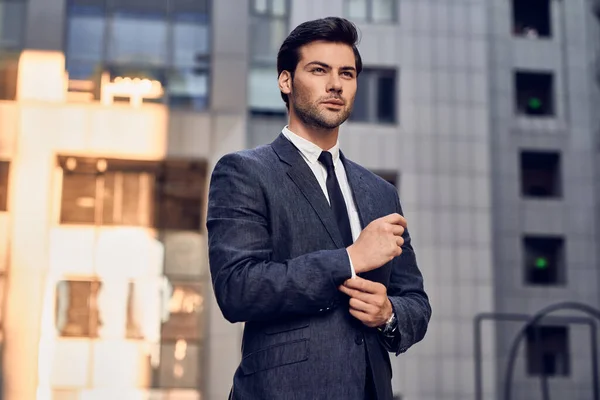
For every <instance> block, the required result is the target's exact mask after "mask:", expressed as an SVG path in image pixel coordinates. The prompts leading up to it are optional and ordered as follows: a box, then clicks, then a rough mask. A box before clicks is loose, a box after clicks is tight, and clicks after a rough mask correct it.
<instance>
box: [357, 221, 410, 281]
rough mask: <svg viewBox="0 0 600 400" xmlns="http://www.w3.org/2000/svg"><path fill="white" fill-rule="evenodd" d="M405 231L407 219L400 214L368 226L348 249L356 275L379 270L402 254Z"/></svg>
mask: <svg viewBox="0 0 600 400" xmlns="http://www.w3.org/2000/svg"><path fill="white" fill-rule="evenodd" d="M405 229H406V219H405V218H404V217H403V216H402V215H400V214H390V215H386V216H385V217H381V218H379V219H376V220H374V221H373V222H371V223H370V224H369V225H367V227H366V228H365V229H363V230H362V232H361V233H360V236H359V237H358V239H356V242H354V243H353V244H352V245H350V246H349V247H348V254H349V255H350V259H351V260H352V265H353V266H354V270H355V271H356V273H357V274H358V273H361V272H367V271H371V270H373V269H376V268H379V267H381V266H382V265H384V264H386V263H388V262H390V261H391V260H392V259H393V258H394V257H397V256H399V255H400V254H402V248H401V247H402V245H403V244H404V239H403V238H402V235H403V234H404V230H405Z"/></svg>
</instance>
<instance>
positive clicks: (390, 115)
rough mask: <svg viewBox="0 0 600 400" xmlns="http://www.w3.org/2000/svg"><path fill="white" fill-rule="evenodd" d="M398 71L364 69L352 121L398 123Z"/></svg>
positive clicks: (351, 117) (359, 80) (360, 77)
mask: <svg viewBox="0 0 600 400" xmlns="http://www.w3.org/2000/svg"><path fill="white" fill-rule="evenodd" d="M396 82H397V80H396V71H395V70H387V69H371V68H366V69H364V70H363V71H362V72H361V74H360V75H359V77H358V82H357V85H358V86H357V91H356V98H355V101H354V108H353V110H352V114H351V116H350V121H357V122H371V123H383V124H394V123H396V120H397V118H396V114H397V112H396V104H397V101H396Z"/></svg>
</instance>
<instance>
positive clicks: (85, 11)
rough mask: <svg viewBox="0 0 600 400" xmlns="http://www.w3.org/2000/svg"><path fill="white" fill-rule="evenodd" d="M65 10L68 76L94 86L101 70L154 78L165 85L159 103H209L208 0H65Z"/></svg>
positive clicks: (196, 106) (197, 105) (190, 105)
mask: <svg viewBox="0 0 600 400" xmlns="http://www.w3.org/2000/svg"><path fill="white" fill-rule="evenodd" d="M117 4H118V5H117ZM67 9H68V24H67V35H66V36H67V51H66V56H67V70H68V71H69V77H70V79H71V80H83V81H92V82H95V83H96V85H98V84H99V82H100V75H101V73H102V72H104V71H107V72H109V73H110V76H111V78H115V77H117V76H125V77H131V78H142V79H144V78H145V79H151V80H157V81H159V82H161V84H162V85H163V87H164V88H165V95H164V98H162V99H160V101H161V102H166V103H168V104H169V105H170V106H172V107H185V108H190V109H194V110H203V109H205V108H207V107H208V87H209V85H208V75H209V54H210V45H209V44H210V23H209V20H210V18H209V11H210V10H209V0H199V1H190V0H175V1H169V2H166V1H163V0H153V1H146V2H140V1H134V0H128V1H120V2H110V1H107V0H69V2H68V6H67ZM94 95H95V97H96V98H98V96H99V91H96V93H94Z"/></svg>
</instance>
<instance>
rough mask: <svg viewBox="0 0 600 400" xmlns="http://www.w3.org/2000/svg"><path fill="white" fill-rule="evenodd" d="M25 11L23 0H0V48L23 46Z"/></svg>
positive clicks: (14, 48) (25, 5) (25, 4)
mask: <svg viewBox="0 0 600 400" xmlns="http://www.w3.org/2000/svg"><path fill="white" fill-rule="evenodd" d="M26 12H27V3H26V2H25V1H24V0H10V1H2V0H0V49H11V50H16V49H20V48H22V47H23V35H24V29H23V28H24V26H25V17H26Z"/></svg>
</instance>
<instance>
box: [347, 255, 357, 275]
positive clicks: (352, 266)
mask: <svg viewBox="0 0 600 400" xmlns="http://www.w3.org/2000/svg"><path fill="white" fill-rule="evenodd" d="M346 254H348V261H350V272H352V278H356V271H354V265H353V264H352V258H350V253H349V252H348V250H346Z"/></svg>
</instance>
